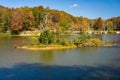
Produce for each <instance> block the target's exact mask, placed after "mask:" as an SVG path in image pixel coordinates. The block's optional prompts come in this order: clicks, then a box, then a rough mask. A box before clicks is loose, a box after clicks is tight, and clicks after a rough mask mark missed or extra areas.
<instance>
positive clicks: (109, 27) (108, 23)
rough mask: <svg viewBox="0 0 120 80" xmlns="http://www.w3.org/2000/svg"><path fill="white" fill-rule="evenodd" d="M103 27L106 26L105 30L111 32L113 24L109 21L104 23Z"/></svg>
mask: <svg viewBox="0 0 120 80" xmlns="http://www.w3.org/2000/svg"><path fill="white" fill-rule="evenodd" d="M105 25H106V29H107V30H113V22H112V21H110V20H109V21H106V22H105Z"/></svg>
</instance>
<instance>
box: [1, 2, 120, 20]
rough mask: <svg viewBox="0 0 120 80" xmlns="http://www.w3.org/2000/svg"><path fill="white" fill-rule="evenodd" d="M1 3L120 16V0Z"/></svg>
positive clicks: (79, 14)
mask: <svg viewBox="0 0 120 80" xmlns="http://www.w3.org/2000/svg"><path fill="white" fill-rule="evenodd" d="M0 5H2V6H7V7H23V6H29V7H34V6H39V5H42V6H44V7H50V8H51V9H58V10H62V11H65V12H67V13H70V14H72V15H74V16H84V17H88V18H91V19H94V18H97V17H102V18H103V19H107V18H111V17H117V16H120V0H0Z"/></svg>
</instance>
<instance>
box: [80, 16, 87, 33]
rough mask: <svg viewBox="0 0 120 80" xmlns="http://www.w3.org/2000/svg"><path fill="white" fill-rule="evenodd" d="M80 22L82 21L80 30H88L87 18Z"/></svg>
mask: <svg viewBox="0 0 120 80" xmlns="http://www.w3.org/2000/svg"><path fill="white" fill-rule="evenodd" d="M81 23H82V27H81V31H82V32H84V33H85V32H86V31H87V30H88V20H87V18H83V20H82V22H81Z"/></svg>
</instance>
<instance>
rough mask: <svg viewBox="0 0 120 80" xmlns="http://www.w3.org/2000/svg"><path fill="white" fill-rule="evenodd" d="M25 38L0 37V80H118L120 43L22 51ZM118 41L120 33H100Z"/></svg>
mask: <svg viewBox="0 0 120 80" xmlns="http://www.w3.org/2000/svg"><path fill="white" fill-rule="evenodd" d="M26 38H27V37H0V80H120V46H119V45H117V46H112V47H84V48H74V49H66V50H65V49H63V50H45V51H44V50H33V51H32V50H24V49H15V48H14V45H15V44H16V45H23V44H24V42H25V41H26V40H27V39H26ZM102 39H103V40H104V41H107V40H110V41H113V42H116V43H118V42H120V35H117V34H106V35H102Z"/></svg>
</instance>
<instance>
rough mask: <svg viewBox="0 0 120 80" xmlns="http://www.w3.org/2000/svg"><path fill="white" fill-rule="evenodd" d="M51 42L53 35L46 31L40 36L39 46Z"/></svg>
mask: <svg viewBox="0 0 120 80" xmlns="http://www.w3.org/2000/svg"><path fill="white" fill-rule="evenodd" d="M53 40H54V33H52V32H50V31H48V30H47V31H44V32H42V33H41V34H40V37H39V42H40V43H41V44H51V43H52V41H53Z"/></svg>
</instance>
